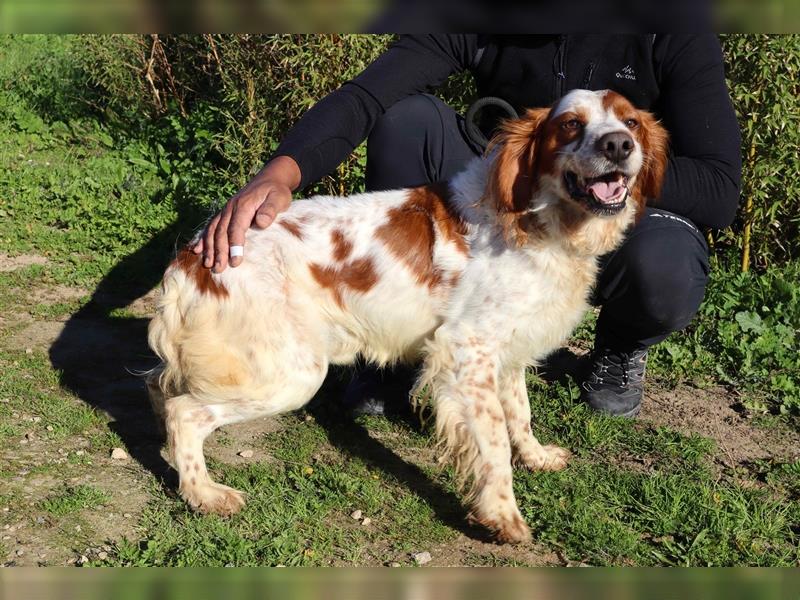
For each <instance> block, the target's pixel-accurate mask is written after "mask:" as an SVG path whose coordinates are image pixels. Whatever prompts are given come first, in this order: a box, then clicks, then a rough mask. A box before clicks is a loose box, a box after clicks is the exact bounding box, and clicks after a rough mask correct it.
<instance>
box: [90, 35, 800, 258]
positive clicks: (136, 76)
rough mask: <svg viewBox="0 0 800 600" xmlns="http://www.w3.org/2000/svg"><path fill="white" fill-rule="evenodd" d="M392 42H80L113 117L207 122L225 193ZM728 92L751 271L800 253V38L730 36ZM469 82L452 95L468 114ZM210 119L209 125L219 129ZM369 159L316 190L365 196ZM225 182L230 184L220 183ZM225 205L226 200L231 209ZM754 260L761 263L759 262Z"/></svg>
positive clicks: (737, 232) (742, 231) (455, 82)
mask: <svg viewBox="0 0 800 600" xmlns="http://www.w3.org/2000/svg"><path fill="white" fill-rule="evenodd" d="M389 39H390V38H389V36H369V35H315V36H308V35H243V36H230V35H203V36H157V35H152V36H92V37H83V38H79V40H78V41H79V43H80V45H81V47H82V50H81V51H79V52H77V53H76V54H77V55H79V56H82V57H83V61H82V65H83V68H84V70H85V71H86V72H87V73H88V75H89V79H90V80H91V81H92V82H93V85H94V93H98V94H99V95H100V96H101V97H102V98H103V99H104V102H105V109H106V110H107V111H109V112H110V114H112V115H119V116H125V117H126V118H130V117H131V116H132V114H136V115H139V117H141V115H144V114H148V115H150V116H151V117H158V116H159V115H163V114H173V115H178V116H180V117H181V118H183V119H188V123H187V124H185V125H184V128H186V129H191V128H192V120H193V119H194V118H195V117H196V116H197V114H198V111H199V112H200V114H203V115H204V127H206V128H207V131H209V132H210V141H211V142H212V143H213V146H214V151H215V152H216V153H217V154H218V164H219V165H220V166H221V167H222V168H223V169H224V177H223V176H221V177H220V180H221V181H226V182H227V185H226V186H225V191H224V192H222V191H221V192H220V196H226V194H228V193H229V192H232V191H235V188H237V187H238V186H240V185H242V184H243V183H244V182H245V181H246V180H247V179H248V178H249V177H250V176H251V175H252V174H253V173H254V172H255V171H256V170H257V169H258V168H260V167H261V165H262V164H263V161H264V159H265V158H266V157H267V156H268V155H269V154H270V153H271V152H272V151H273V150H274V149H275V148H276V147H277V144H278V142H279V140H280V138H281V136H282V135H283V133H285V132H286V131H287V130H288V128H289V127H290V126H291V125H292V124H293V123H294V122H295V121H296V120H297V119H298V118H299V117H300V116H301V115H302V114H303V113H304V112H305V111H306V110H307V109H308V108H309V107H311V106H312V105H313V104H314V103H315V102H316V101H317V100H319V99H320V98H322V97H323V96H324V95H325V94H327V93H329V92H330V91H332V90H333V89H335V88H336V87H338V86H339V85H341V83H342V82H344V81H346V80H347V79H348V78H350V77H352V76H354V75H355V74H357V73H358V72H359V71H360V70H361V69H363V68H364V67H365V66H366V65H367V64H368V63H369V62H370V61H371V60H372V59H373V58H374V57H375V56H377V55H378V54H379V53H380V52H381V51H382V50H383V49H384V48H385V47H386V45H387V43H388V41H389ZM722 42H723V49H724V52H725V57H726V65H727V72H728V78H729V86H730V89H731V94H732V97H733V100H734V105H735V108H736V111H737V114H738V117H739V121H740V125H741V128H742V132H743V156H744V158H745V172H744V181H743V190H742V198H743V200H742V206H743V208H742V210H741V211H740V218H739V219H738V221H737V223H736V224H735V225H734V227H733V228H732V229H729V230H727V231H725V232H722V233H720V234H718V235H716V239H715V240H713V241H714V242H715V247H716V248H717V249H718V250H721V251H722V252H721V254H723V255H727V254H728V252H727V251H729V250H732V251H735V253H736V254H737V255H738V256H739V257H740V259H737V262H741V263H742V265H743V266H744V267H745V268H747V267H749V265H750V263H751V262H753V263H755V264H756V265H757V266H759V267H761V266H765V265H767V264H771V263H773V262H776V261H778V262H779V261H783V260H787V259H789V258H791V257H796V256H798V255H799V254H800V235H798V233H799V231H798V230H799V228H798V223H800V217H798V216H797V215H798V214H800V210H798V208H800V193H799V192H800V183H798V182H800V161H797V160H796V158H797V157H796V154H797V148H798V147H800V122H799V120H800V104H798V98H800V89H798V85H800V84H798V82H799V81H800V35H787V36H770V35H728V36H723V38H722ZM473 90H474V87H473V86H472V85H471V81H470V79H469V77H466V76H460V77H454V78H452V79H451V81H450V85H448V86H445V88H444V89H443V90H442V91H441V93H442V95H443V96H444V97H445V99H446V100H448V101H450V102H452V103H453V104H454V105H455V106H456V107H458V108H461V109H463V108H464V107H465V106H466V103H467V99H468V98H469V96H470V94H471V93H472V92H473ZM209 117H210V118H209ZM364 165H365V154H364V148H363V146H362V147H359V148H358V149H357V150H356V152H355V153H354V154H353V156H351V157H350V158H349V159H348V160H347V161H346V162H345V163H344V164H343V165H342V166H341V167H339V169H338V170H337V172H336V173H334V174H333V175H332V177H328V178H327V179H326V180H324V181H323V182H322V183H321V184H319V185H317V186H315V187H313V188H312V189H311V190H309V191H313V192H330V193H342V192H353V191H358V190H360V189H361V188H362V185H363V184H362V182H363V174H364ZM220 175H222V174H220ZM222 199H224V198H222V197H220V200H222ZM751 257H754V258H751Z"/></svg>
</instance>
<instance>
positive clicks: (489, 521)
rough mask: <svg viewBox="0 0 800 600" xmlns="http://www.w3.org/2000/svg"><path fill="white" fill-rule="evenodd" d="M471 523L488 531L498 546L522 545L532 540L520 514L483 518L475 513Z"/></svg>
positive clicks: (470, 518) (470, 519) (471, 516)
mask: <svg viewBox="0 0 800 600" xmlns="http://www.w3.org/2000/svg"><path fill="white" fill-rule="evenodd" d="M469 521H470V522H471V523H473V524H476V525H480V526H482V527H485V528H486V529H488V530H489V532H490V533H491V535H492V538H493V539H494V540H495V541H496V542H497V543H498V544H522V543H524V542H530V541H531V539H532V536H531V530H530V528H529V527H528V525H527V524H526V523H525V521H524V520H523V518H522V516H521V515H520V514H519V513H518V512H515V513H514V514H512V515H510V516H508V517H505V516H502V517H497V516H495V517H486V516H483V517H481V516H478V515H477V514H476V513H474V512H473V513H472V514H470V516H469Z"/></svg>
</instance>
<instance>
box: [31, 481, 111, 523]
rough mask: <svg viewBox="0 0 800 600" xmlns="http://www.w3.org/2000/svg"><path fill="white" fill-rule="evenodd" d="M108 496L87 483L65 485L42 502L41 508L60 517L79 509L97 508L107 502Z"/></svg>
mask: <svg viewBox="0 0 800 600" xmlns="http://www.w3.org/2000/svg"><path fill="white" fill-rule="evenodd" d="M110 498H111V497H110V496H109V495H108V494H107V493H105V492H103V491H101V490H98V489H96V488H93V487H91V486H89V485H79V486H75V487H67V488H65V489H64V490H62V491H61V492H60V493H58V494H55V495H53V496H50V497H49V498H47V499H46V500H44V501H43V502H42V508H43V509H44V510H46V511H47V512H48V513H50V514H51V515H55V516H57V517H61V516H64V515H68V514H70V513H74V512H78V511H80V510H87V509H93V508H98V507H100V506H103V505H105V504H107V503H108V501H109V500H110Z"/></svg>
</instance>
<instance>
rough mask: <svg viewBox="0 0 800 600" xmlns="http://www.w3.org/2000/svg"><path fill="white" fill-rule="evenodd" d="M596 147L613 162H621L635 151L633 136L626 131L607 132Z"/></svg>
mask: <svg viewBox="0 0 800 600" xmlns="http://www.w3.org/2000/svg"><path fill="white" fill-rule="evenodd" d="M594 147H595V149H596V150H597V151H598V152H602V153H603V155H604V156H605V157H606V158H607V159H608V160H610V161H611V162H615V163H619V162H622V161H623V160H625V159H626V158H628V157H629V156H630V154H631V152H633V147H634V144H633V138H632V137H631V136H630V135H629V134H628V133H626V132H624V131H615V132H613V133H607V134H605V135H604V136H603V137H601V138H600V139H599V140H597V143H596V144H595V146H594Z"/></svg>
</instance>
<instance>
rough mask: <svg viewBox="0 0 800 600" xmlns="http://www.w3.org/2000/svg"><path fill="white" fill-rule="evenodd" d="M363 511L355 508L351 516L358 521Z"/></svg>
mask: <svg viewBox="0 0 800 600" xmlns="http://www.w3.org/2000/svg"><path fill="white" fill-rule="evenodd" d="M361 515H362V512H361V511H360V510H354V511H353V512H351V513H350V518H352V519H355V520H356V521H358V520H359V519H360V518H361Z"/></svg>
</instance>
